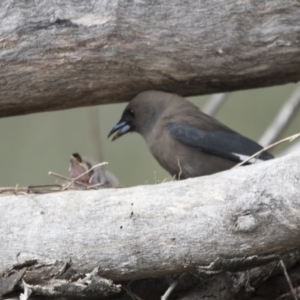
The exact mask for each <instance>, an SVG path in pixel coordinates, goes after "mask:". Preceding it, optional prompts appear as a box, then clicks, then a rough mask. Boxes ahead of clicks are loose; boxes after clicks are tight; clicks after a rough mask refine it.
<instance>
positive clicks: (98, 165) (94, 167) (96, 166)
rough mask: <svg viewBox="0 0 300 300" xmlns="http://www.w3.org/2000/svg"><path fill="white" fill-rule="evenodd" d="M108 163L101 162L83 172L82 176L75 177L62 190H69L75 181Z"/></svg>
mask: <svg viewBox="0 0 300 300" xmlns="http://www.w3.org/2000/svg"><path fill="white" fill-rule="evenodd" d="M107 164H108V162H102V163H100V164H97V165H94V166H92V167H91V168H90V169H88V170H87V171H85V172H83V173H82V174H80V175H79V176H77V177H76V178H74V179H73V180H72V181H71V182H70V183H68V184H67V185H66V186H65V187H64V188H63V190H66V189H67V188H69V187H70V186H71V185H72V184H73V183H74V182H75V181H76V180H78V179H80V178H81V177H82V176H84V175H86V174H87V173H89V172H90V171H92V170H94V169H96V168H98V167H101V166H103V165H107Z"/></svg>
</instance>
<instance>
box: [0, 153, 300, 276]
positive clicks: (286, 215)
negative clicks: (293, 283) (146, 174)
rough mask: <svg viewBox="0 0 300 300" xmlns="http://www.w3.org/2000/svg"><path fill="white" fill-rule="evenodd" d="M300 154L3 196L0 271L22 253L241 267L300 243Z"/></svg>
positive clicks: (150, 265)
mask: <svg viewBox="0 0 300 300" xmlns="http://www.w3.org/2000/svg"><path fill="white" fill-rule="evenodd" d="M299 169H300V154H299V153H294V154H290V155H288V156H286V157H283V158H280V159H275V160H272V161H267V162H264V163H260V164H257V165H253V166H247V167H240V168H237V169H235V170H229V171H226V172H222V173H219V174H215V175H212V176H205V177H200V178H195V179H188V180H183V181H180V182H169V183H164V184H159V185H155V186H138V187H133V188H121V189H106V190H97V191H68V192H60V193H52V194H44V195H36V194H27V195H17V196H16V195H5V196H2V197H1V198H0V211H1V218H0V240H1V247H0V257H1V260H0V270H1V269H4V268H7V267H9V266H11V265H12V264H13V263H16V262H18V263H22V262H24V261H27V260H38V261H39V262H42V261H46V262H47V263H46V262H45V264H50V265H51V264H53V262H55V261H56V262H57V261H58V262H61V264H63V263H66V262H67V261H69V259H71V260H72V269H73V271H74V270H75V271H76V272H77V273H90V272H91V271H92V270H94V269H95V268H99V275H100V276H103V277H104V278H108V279H112V280H117V281H122V280H130V279H141V278H150V277H160V276H164V275H168V274H174V273H182V272H190V271H195V270H198V269H199V267H201V268H202V269H203V268H204V269H205V270H209V271H216V270H217V271H220V270H223V271H224V270H231V271H238V270H244V269H247V268H249V267H254V266H258V265H261V264H265V263H267V262H270V261H272V260H276V259H278V258H279V255H280V254H281V253H287V252H291V251H295V250H297V249H299V246H300V233H299V232H300V225H299V224H300V203H299V198H300V189H299V181H300V176H299Z"/></svg>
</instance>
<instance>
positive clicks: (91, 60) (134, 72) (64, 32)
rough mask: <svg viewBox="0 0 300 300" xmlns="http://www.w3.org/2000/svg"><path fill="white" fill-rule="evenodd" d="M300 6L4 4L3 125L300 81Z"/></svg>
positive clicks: (294, 1) (163, 0)
mask: <svg viewBox="0 0 300 300" xmlns="http://www.w3.org/2000/svg"><path fill="white" fill-rule="evenodd" d="M299 24H300V2H299V0H286V1H273V0H265V1H261V0H247V1H246V0H242V1H240V0H226V1H225V0H223V1H220V0H212V1H200V0H198V1H194V0H187V1H181V0H174V1H172V3H170V1H167V0H160V1H154V2H153V1H125V0H119V1H117V0H113V1H107V0H97V1H92V0H85V1H79V0H66V1H63V2H62V1H48V0H47V1H46V0H42V1H38V2H36V1H25V0H20V1H13V0H2V1H1V2H0V28H1V31H0V68H1V72H0V86H1V89H0V104H1V105H0V116H2V117H3V116H12V115H20V114H27V113H33V112H40V111H49V110H57V109H66V108H71V107H79V106H87V105H95V104H102V103H115V102H122V101H128V100H130V99H131V98H132V97H133V96H134V95H136V94H137V93H138V92H141V91H144V90H149V89H156V90H163V91H170V92H175V93H178V94H181V95H183V96H190V95H198V94H206V93H215V92H223V91H229V90H238V89H248V88H254V87H263V86H270V85H275V84H283V83H287V82H296V81H298V80H299V79H300V25H299Z"/></svg>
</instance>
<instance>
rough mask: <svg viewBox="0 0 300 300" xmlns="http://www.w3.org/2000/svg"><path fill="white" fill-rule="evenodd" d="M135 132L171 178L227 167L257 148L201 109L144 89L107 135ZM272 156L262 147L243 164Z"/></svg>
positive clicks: (253, 142)
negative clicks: (257, 155) (252, 157)
mask: <svg viewBox="0 0 300 300" xmlns="http://www.w3.org/2000/svg"><path fill="white" fill-rule="evenodd" d="M128 132H137V133H139V134H140V135H141V136H142V137H143V138H144V140H145V141H146V144H147V146H148V148H149V150H150V152H151V153H152V155H153V156H154V157H155V159H156V160H157V161H158V163H159V164H160V165H161V166H162V167H163V168H164V169H165V170H167V171H168V172H169V173H170V175H171V176H175V177H176V178H177V179H187V178H191V177H198V176H204V175H211V174H214V173H217V172H221V171H224V170H228V169H230V168H232V167H233V166H234V165H236V164H237V163H239V162H241V161H243V160H245V159H246V158H248V157H250V156H252V155H253V154H254V153H256V152H258V151H260V150H262V147H261V146H260V145H259V144H258V143H256V142H255V141H253V140H251V139H249V138H247V137H245V136H243V135H241V134H239V133H237V132H236V131H234V130H232V129H230V128H229V127H227V126H226V125H224V124H222V123H221V122H219V121H218V120H217V119H215V118H213V117H211V116H209V115H207V114H205V113H203V112H202V111H201V110H200V109H199V108H198V107H197V106H195V105H194V104H192V103H191V102H189V101H188V100H186V99H184V98H182V97H181V96H179V95H176V94H172V93H167V92H161V91H155V90H150V91H145V92H141V93H140V94H138V95H137V96H136V97H134V98H133V99H132V100H131V101H130V102H129V103H128V105H127V106H126V108H125V110H124V112H123V114H122V117H121V119H120V121H119V122H118V123H117V124H116V125H115V126H113V128H112V129H111V131H110V132H109V134H108V138H109V137H111V136H112V135H113V134H114V136H113V138H112V141H114V140H116V139H118V138H119V137H121V136H122V135H124V134H126V133H128ZM272 158H274V157H273V156H272V155H271V154H270V153H268V152H266V151H264V152H262V153H261V154H260V156H259V157H258V158H256V159H251V160H250V161H249V162H248V164H251V163H254V162H258V161H265V160H269V159H272Z"/></svg>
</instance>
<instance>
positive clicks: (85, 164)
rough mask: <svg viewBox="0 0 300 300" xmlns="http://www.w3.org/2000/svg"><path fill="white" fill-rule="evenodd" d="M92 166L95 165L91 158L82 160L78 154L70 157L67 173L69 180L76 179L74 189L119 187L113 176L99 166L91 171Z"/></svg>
mask: <svg viewBox="0 0 300 300" xmlns="http://www.w3.org/2000/svg"><path fill="white" fill-rule="evenodd" d="M94 165H96V163H95V162H94V161H93V160H92V159H91V158H82V157H81V156H80V154H78V153H73V154H72V155H71V159H70V167H69V171H70V178H71V179H73V180H74V179H75V178H77V180H76V182H75V183H74V188H75V189H85V188H86V187H95V188H98V189H99V188H103V187H105V188H109V187H120V184H119V181H118V179H117V177H116V176H115V175H114V174H112V173H111V172H109V171H106V170H104V169H103V168H102V167H101V166H99V167H97V168H94V169H91V168H92V167H93V166H94ZM80 183H82V184H83V185H81V184H80Z"/></svg>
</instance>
